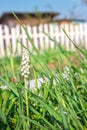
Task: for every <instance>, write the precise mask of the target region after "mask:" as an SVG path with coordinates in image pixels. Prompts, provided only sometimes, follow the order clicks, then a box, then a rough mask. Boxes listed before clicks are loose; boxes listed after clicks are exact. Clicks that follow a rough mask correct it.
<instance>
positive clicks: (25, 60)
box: [21, 49, 30, 126]
mask: <svg viewBox="0 0 87 130" xmlns="http://www.w3.org/2000/svg"><path fill="white" fill-rule="evenodd" d="M29 62H30V58H29V53H28V51H27V49H23V53H22V62H21V76H22V77H23V78H24V84H25V88H26V89H25V90H26V91H25V95H26V115H27V117H29V92H28V91H27V90H28V76H29V74H30V64H29ZM27 123H28V126H29V120H27Z"/></svg>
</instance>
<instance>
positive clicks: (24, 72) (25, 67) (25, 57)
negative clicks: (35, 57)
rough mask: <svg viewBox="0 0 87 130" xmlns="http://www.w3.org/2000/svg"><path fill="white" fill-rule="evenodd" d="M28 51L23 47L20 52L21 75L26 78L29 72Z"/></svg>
mask: <svg viewBox="0 0 87 130" xmlns="http://www.w3.org/2000/svg"><path fill="white" fill-rule="evenodd" d="M29 61H30V58H29V53H28V51H27V50H26V49H23V53H22V62H21V76H22V77H24V78H25V79H27V78H28V76H29V74H30V65H29Z"/></svg>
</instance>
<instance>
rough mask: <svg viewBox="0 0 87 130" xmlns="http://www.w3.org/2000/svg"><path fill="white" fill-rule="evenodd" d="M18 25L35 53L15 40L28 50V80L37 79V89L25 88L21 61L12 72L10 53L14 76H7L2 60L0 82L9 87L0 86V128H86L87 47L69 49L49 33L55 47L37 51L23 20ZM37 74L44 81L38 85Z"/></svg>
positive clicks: (6, 69) (76, 129) (8, 129)
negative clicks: (40, 51) (50, 49)
mask: <svg viewBox="0 0 87 130" xmlns="http://www.w3.org/2000/svg"><path fill="white" fill-rule="evenodd" d="M21 26H22V27H23V29H24V30H25V33H26V35H27V38H28V40H29V41H30V42H31V44H32V47H33V48H34V51H35V53H36V55H34V54H33V53H32V52H31V51H30V50H29V49H27V48H26V47H25V46H24V45H23V43H21V42H20V41H19V42H18V44H21V45H22V47H23V48H25V49H26V50H27V51H28V52H29V54H30V57H31V62H30V66H31V71H30V77H29V80H30V79H32V77H33V78H34V79H35V80H36V89H34V90H30V89H26V88H25V84H24V80H23V79H22V78H21V76H20V69H21V68H20V65H19V67H17V68H18V70H17V72H15V64H14V63H15V60H14V58H13V57H11V58H13V59H10V64H9V67H10V68H11V71H10V72H11V75H12V78H13V80H9V75H8V71H9V70H8V68H7V67H6V62H5V61H4V60H2V64H1V65H2V68H3V69H2V72H4V74H3V75H1V76H0V83H1V85H7V87H8V88H7V89H6V90H3V89H1V88H0V95H1V96H0V130H5V129H6V130H29V129H31V130H86V129H87V89H86V88H87V51H86V50H85V49H80V48H78V47H77V46H76V45H75V46H76V49H77V51H76V52H68V51H66V50H65V49H64V48H63V47H61V46H60V44H59V43H57V42H56V41H55V40H54V39H52V38H50V36H49V38H50V40H52V42H53V43H54V44H55V47H56V49H55V50H54V51H44V53H42V54H40V53H39V51H38V50H37V48H36V47H35V45H34V43H33V41H32V39H31V37H30V36H29V34H28V32H27V29H26V27H24V26H23V25H22V24H21ZM65 33H66V32H65ZM65 35H67V34H65ZM67 36H68V35H67ZM72 44H73V42H72ZM48 52H49V53H48ZM55 57H56V58H55ZM54 64H55V65H54ZM50 65H54V66H53V67H52V66H50ZM7 66H8V65H7ZM65 66H66V67H65ZM38 77H42V78H43V79H44V81H45V82H44V83H42V85H41V87H40V88H39V87H38V82H37V78H38ZM10 78H11V77H10ZM25 90H26V91H27V93H28V94H29V95H28V100H29V105H28V104H26V94H25ZM26 105H28V107H27V108H28V112H29V115H28V116H27V115H26ZM28 122H29V125H28Z"/></svg>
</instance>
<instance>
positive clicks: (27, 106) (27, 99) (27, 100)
mask: <svg viewBox="0 0 87 130" xmlns="http://www.w3.org/2000/svg"><path fill="white" fill-rule="evenodd" d="M24 83H25V88H26V115H27V117H29V98H28V96H29V94H28V91H27V90H28V81H27V79H26V78H24ZM27 123H28V126H30V124H29V120H27Z"/></svg>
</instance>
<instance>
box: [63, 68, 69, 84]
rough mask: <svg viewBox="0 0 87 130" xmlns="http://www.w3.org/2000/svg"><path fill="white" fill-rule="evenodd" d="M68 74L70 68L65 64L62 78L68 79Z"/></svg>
mask: <svg viewBox="0 0 87 130" xmlns="http://www.w3.org/2000/svg"><path fill="white" fill-rule="evenodd" d="M69 74H70V68H69V67H68V66H65V68H64V71H63V78H64V79H66V80H67V81H68V80H69Z"/></svg>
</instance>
